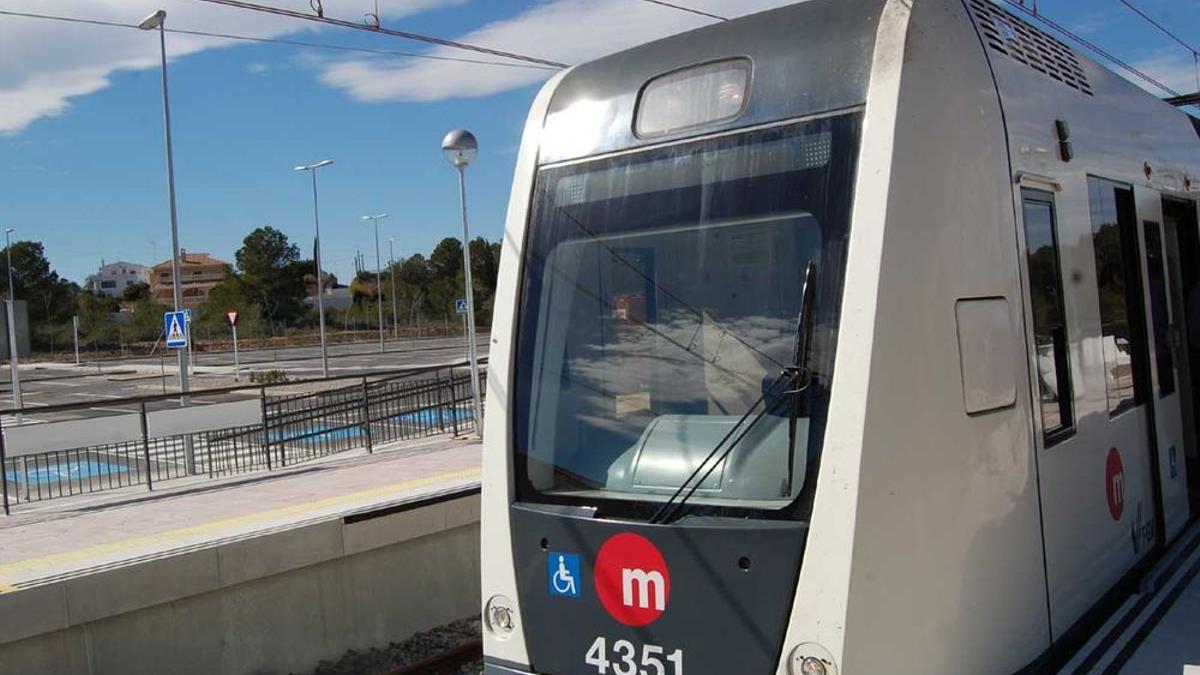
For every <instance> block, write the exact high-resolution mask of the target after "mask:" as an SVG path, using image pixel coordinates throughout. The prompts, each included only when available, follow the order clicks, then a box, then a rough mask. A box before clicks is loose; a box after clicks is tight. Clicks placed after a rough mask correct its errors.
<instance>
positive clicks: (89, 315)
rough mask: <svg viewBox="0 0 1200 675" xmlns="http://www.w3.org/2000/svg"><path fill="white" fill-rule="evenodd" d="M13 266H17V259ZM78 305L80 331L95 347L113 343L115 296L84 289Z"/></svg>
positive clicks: (114, 334)
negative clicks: (106, 295)
mask: <svg viewBox="0 0 1200 675" xmlns="http://www.w3.org/2000/svg"><path fill="white" fill-rule="evenodd" d="M39 246H40V244H39ZM13 266H14V267H15V266H16V262H15V261H14V263H13ZM78 307H79V309H78V312H79V332H80V334H81V335H82V336H83V339H84V340H85V341H86V342H90V343H91V344H92V347H93V348H94V349H97V348H99V347H101V346H103V345H108V344H111V343H112V342H113V341H114V340H115V339H116V337H117V324H116V322H115V321H113V314H114V313H116V311H117V309H118V306H117V301H116V300H115V299H114V298H109V297H105V296H103V295H96V294H95V293H92V292H91V291H84V292H83V293H80V294H79V305H78Z"/></svg>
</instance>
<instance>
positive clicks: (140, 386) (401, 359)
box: [0, 335, 488, 424]
mask: <svg viewBox="0 0 1200 675" xmlns="http://www.w3.org/2000/svg"><path fill="white" fill-rule="evenodd" d="M478 344H479V350H480V356H486V355H487V346H488V345H487V336H486V335H481V336H480V339H479V343H478ZM329 355H330V358H329V374H330V375H331V376H342V375H345V376H354V375H369V374H372V373H379V372H386V371H389V370H395V369H398V368H411V367H419V366H431V365H440V364H446V363H456V362H461V361H463V360H465V359H466V347H465V342H464V340H463V338H461V337H450V338H421V339H405V340H392V341H388V342H386V343H385V351H384V352H383V353H380V352H379V343H377V342H372V343H361V342H360V343H355V344H339V345H330V348H329ZM198 356H199V358H198V359H196V363H195V364H194V375H193V378H192V381H191V388H192V389H193V390H199V389H206V388H215V387H227V386H233V385H235V384H237V382H235V380H234V377H233V374H234V367H233V354H232V352H200V353H199V354H198ZM240 360H241V364H242V370H241V373H242V375H241V382H246V381H247V378H248V374H249V372H251V371H260V372H261V371H269V370H282V371H284V372H285V373H287V376H288V379H289V380H292V381H295V380H304V379H311V378H319V377H321V349H320V347H319V346H315V347H313V346H309V347H291V348H286V349H277V350H255V351H249V352H243V353H242V354H241V359H240ZM176 363H177V362H176V360H175V358H174V354H173V353H172V354H167V355H166V357H165V358H160V357H153V358H130V359H124V360H120V361H115V360H114V361H105V362H103V363H101V364H99V365H97V363H96V362H91V363H85V364H84V365H82V366H75V365H74V364H61V363H56V364H48V363H46V364H28V365H27V364H22V365H21V391H22V395H23V399H24V404H25V408H26V410H27V411H28V413H27V414H26V415H25V417H26V418H27V419H26V421H28V422H35V421H44V420H42V419H40V417H46V416H45V415H41V416H40V417H39V413H38V408H44V407H46V406H50V405H59V404H69V403H90V404H92V405H89V406H88V407H87V408H85V409H83V410H79V411H72V412H71V413H70V414H67V413H61V414H55V415H54V416H53V418H54V419H67V418H79V417H92V416H98V415H103V414H105V413H117V412H130V411H132V410H134V409H135V408H134V407H131V406H129V405H121V404H120V403H119V399H122V398H127V397H131V396H152V395H155V394H162V393H175V392H177V391H178V387H179V379H178V375H177V373H178V368H177V367H176V365H175V364H176ZM0 370H2V375H0V408H3V409H8V408H12V407H13V405H14V404H13V398H12V391H11V387H10V385H9V382H8V379H9V378H8V367H7V364H5V365H4V366H3V367H2V368H0ZM193 400H194V401H196V402H198V403H206V402H208V403H212V402H216V401H215V400H211V401H209V400H206V399H205V397H203V396H201V397H195V398H194V399H193ZM222 400H228V397H226V398H224V399H222ZM5 423H6V424H8V423H10V422H8V421H7V420H6V421H5Z"/></svg>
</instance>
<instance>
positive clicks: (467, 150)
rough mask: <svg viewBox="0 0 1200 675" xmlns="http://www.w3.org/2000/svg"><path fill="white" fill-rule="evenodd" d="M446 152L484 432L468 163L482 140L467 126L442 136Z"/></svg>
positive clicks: (479, 428)
mask: <svg viewBox="0 0 1200 675" xmlns="http://www.w3.org/2000/svg"><path fill="white" fill-rule="evenodd" d="M442 153H443V154H444V155H445V156H446V159H448V160H450V163H451V164H453V165H454V168H455V169H458V200H459V203H460V204H461V205H462V227H463V242H462V249H463V279H464V281H465V282H466V286H467V289H466V294H467V358H468V360H469V361H470V362H471V399H472V403H473V406H474V407H473V410H472V413H473V414H474V420H475V431H476V432H477V433H479V434H482V433H483V403H482V401H481V400H480V398H479V359H478V358H477V355H476V353H477V348H476V346H475V297H474V296H475V290H474V287H473V286H472V284H471V238H470V234H469V233H468V231H467V165H468V164H470V163H471V162H472V161H473V160H474V159H475V158H476V157H477V156H479V142H478V141H476V140H475V135H474V134H472V133H471V132H469V131H467V130H466V129H455V130H454V131H451V132H450V133H448V134H446V137H445V138H443V139H442Z"/></svg>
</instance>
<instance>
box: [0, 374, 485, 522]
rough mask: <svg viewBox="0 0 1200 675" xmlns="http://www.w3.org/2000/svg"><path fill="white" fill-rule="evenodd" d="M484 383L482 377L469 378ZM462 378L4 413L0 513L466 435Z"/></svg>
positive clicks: (327, 384)
mask: <svg viewBox="0 0 1200 675" xmlns="http://www.w3.org/2000/svg"><path fill="white" fill-rule="evenodd" d="M485 373H486V370H485V369H484V368H481V369H480V371H479V373H477V377H479V378H481V380H482V378H484V377H485ZM470 377H471V374H470V370H469V368H468V367H466V364H453V365H449V366H437V367H429V368H420V369H407V370H402V371H391V372H387V373H379V374H374V375H367V376H362V375H359V376H354V377H333V378H327V379H317V380H305V381H299V382H285V383H278V384H264V385H252V386H250V387H227V388H221V389H207V390H200V391H193V392H191V398H190V403H189V405H188V406H185V407H183V408H181V407H180V402H179V395H178V394H173V395H156V396H148V397H136V398H125V399H111V400H108V399H106V400H104V405H103V410H105V411H110V412H116V413H118V414H116V415H113V414H108V415H104V416H95V415H93V413H94V412H95V411H96V403H94V402H90V403H80V404H66V405H58V406H47V407H40V408H36V409H28V408H27V409H25V410H23V411H17V410H3V411H0V430H2V433H0V467H2V468H3V496H2V498H3V506H4V512H5V514H8V513H9V511H10V508H11V506H12V505H14V504H21V503H28V502H37V501H44V500H48V499H56V498H60V497H68V496H73V495H81V494H89V493H95V492H102V491H107V490H115V489H119V488H126V487H130V486H136V485H145V486H146V488H147V489H150V490H152V489H154V486H155V485H156V484H158V483H160V482H165V481H170V480H174V479H181V478H188V477H200V478H203V477H208V478H216V477H219V476H228V475H233V474H239V473H246V472H252V471H270V470H274V469H279V468H283V467H287V466H292V465H295V464H298V463H301V462H306V461H311V460H314V459H318V458H321V457H327V456H330V455H335V454H338V453H342V452H346V451H349V450H355V449H359V448H365V449H366V450H367V452H372V451H374V449H375V447H377V446H378V445H380V444H383V443H389V442H392V441H398V440H407V439H416V438H422V437H427V436H434V435H438V434H445V433H454V434H455V435H459V434H462V433H467V432H473V431H475V420H474V419H473V415H472V412H471V381H470ZM483 388H484V387H483V383H482V382H481V383H480V389H481V390H482V389H483ZM297 389H299V390H300V391H296V390H297ZM214 397H219V398H221V399H223V400H222V401H221V402H215V403H214V402H213V401H212V400H211V399H212V398H214ZM256 410H257V412H255V411H256ZM81 411H86V413H87V414H88V415H89V416H85V417H84V418H83V419H66V420H62V419H60V420H55V421H46V422H44V423H40V424H24V425H21V426H15V425H13V422H14V421H15V418H16V416H17V415H18V414H23V415H25V416H32V415H36V416H37V417H38V418H39V419H45V418H47V417H53V416H55V415H63V414H77V413H79V412H81ZM181 413H182V416H181ZM189 413H194V414H189ZM252 418H253V419H252ZM72 434H74V436H72ZM71 438H91V439H92V440H95V441H96V442H95V443H87V442H84V443H78V442H73V441H72V440H71ZM64 439H65V440H64ZM22 443H23V444H24V445H25V447H21V445H22ZM64 445H65V446H69V447H59V446H64Z"/></svg>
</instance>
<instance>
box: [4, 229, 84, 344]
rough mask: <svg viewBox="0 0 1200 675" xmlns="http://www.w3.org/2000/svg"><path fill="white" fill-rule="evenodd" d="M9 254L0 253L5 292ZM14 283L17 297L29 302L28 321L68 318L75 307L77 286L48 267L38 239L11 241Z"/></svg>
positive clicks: (6, 252)
mask: <svg viewBox="0 0 1200 675" xmlns="http://www.w3.org/2000/svg"><path fill="white" fill-rule="evenodd" d="M8 253H9V251H8V250H7V249H5V250H4V251H3V255H0V289H3V293H4V294H5V295H7V294H8ZM12 265H13V285H14V286H15V287H16V295H17V299H19V300H25V301H26V302H27V303H28V305H29V322H30V323H31V324H36V323H42V322H46V321H62V320H68V319H70V317H71V315H72V314H73V313H74V308H75V294H76V286H75V285H74V284H72V283H71V282H69V281H67V280H65V279H63V278H61V277H59V276H58V273H57V272H55V271H54V270H52V269H50V261H49V260H47V259H46V251H45V248H44V247H43V246H42V243H41V242H40V241H17V242H13V244H12Z"/></svg>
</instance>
